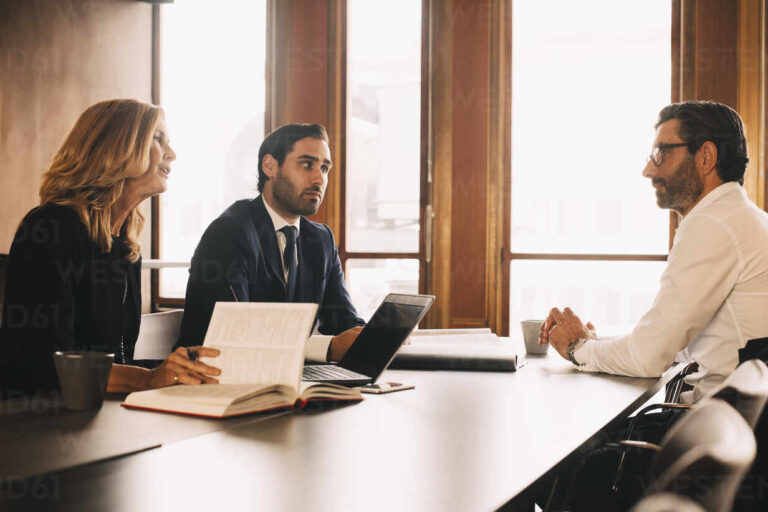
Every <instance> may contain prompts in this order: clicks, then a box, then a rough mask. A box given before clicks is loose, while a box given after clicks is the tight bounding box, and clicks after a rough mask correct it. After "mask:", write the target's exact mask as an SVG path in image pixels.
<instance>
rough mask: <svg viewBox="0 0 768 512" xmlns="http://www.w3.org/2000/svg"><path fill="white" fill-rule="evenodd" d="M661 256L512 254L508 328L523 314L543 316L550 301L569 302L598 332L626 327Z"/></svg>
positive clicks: (644, 306) (640, 309)
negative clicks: (556, 258)
mask: <svg viewBox="0 0 768 512" xmlns="http://www.w3.org/2000/svg"><path fill="white" fill-rule="evenodd" d="M665 267H666V262H663V261H658V262H656V261H652V262H646V261H633V262H623V261H568V262H563V261H553V260H513V261H512V264H511V266H510V290H511V297H510V301H509V330H510V332H511V333H512V334H513V336H514V335H515V334H516V333H519V332H520V321H521V320H543V319H544V318H546V316H547V314H549V309H550V308H552V307H555V306H556V307H559V308H561V309H562V308H563V307H566V306H568V307H570V308H571V309H572V310H573V312H574V313H576V314H577V315H578V316H579V318H581V320H582V322H584V323H587V321H591V322H592V323H593V324H595V327H596V328H597V334H598V336H610V335H617V334H623V333H626V332H629V331H630V330H631V328H632V326H634V325H635V324H636V323H637V321H638V320H639V319H640V317H641V316H643V314H644V313H645V312H646V311H648V309H649V308H650V306H651V304H652V303H653V299H654V297H655V296H656V292H657V291H658V289H659V279H660V278H661V273H662V272H663V271H664V268H665Z"/></svg>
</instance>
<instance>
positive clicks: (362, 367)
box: [339, 298, 431, 380]
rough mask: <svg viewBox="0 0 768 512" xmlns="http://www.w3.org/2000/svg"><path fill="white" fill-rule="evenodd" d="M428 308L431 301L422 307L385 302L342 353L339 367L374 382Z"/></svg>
mask: <svg viewBox="0 0 768 512" xmlns="http://www.w3.org/2000/svg"><path fill="white" fill-rule="evenodd" d="M409 302H410V301H409ZM430 305H431V298H430V299H428V300H426V301H424V302H423V303H421V304H403V303H400V302H390V301H389V300H385V301H384V302H383V303H382V304H381V306H379V309H377V310H376V313H374V315H373V317H372V318H371V320H370V322H368V324H367V325H366V326H365V329H363V330H362V331H361V332H360V335H359V336H358V337H357V339H356V340H355V342H354V343H353V344H352V346H351V347H349V350H347V353H346V354H344V357H343V358H342V359H341V361H340V362H339V366H342V367H344V368H347V369H348V370H352V371H355V372H357V373H362V374H363V375H367V376H369V377H373V379H374V380H375V379H376V378H377V377H378V376H379V374H381V372H383V371H384V369H385V368H386V367H387V365H388V364H389V362H390V361H391V360H392V358H393V357H394V356H395V353H396V352H397V350H398V349H399V348H400V345H402V344H403V342H404V341H405V338H407V337H408V335H409V334H410V333H411V331H412V330H413V328H414V327H416V324H417V323H418V322H419V320H421V317H422V316H424V313H426V311H427V309H429V306H430Z"/></svg>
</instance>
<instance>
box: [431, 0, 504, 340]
mask: <svg viewBox="0 0 768 512" xmlns="http://www.w3.org/2000/svg"><path fill="white" fill-rule="evenodd" d="M508 5H509V3H508V2H507V1H506V0H483V1H476V0H475V1H471V0H452V1H447V2H443V1H437V0H432V1H431V2H430V22H429V30H430V34H429V44H430V49H429V52H430V66H429V77H428V79H429V82H430V85H431V91H430V97H429V100H428V101H429V109H430V115H429V122H430V130H429V133H430V141H429V143H430V145H431V147H430V151H429V153H430V155H431V158H432V166H431V171H432V176H433V180H432V190H431V201H432V207H433V209H434V213H435V218H434V229H433V233H432V247H433V258H432V260H431V261H430V262H429V263H428V265H427V273H428V277H427V285H428V286H427V292H428V293H434V294H435V295H437V296H438V301H437V302H436V303H435V307H434V308H433V314H432V316H431V317H430V321H429V326H430V327H486V326H490V327H492V328H494V329H495V330H496V331H499V329H500V328H503V315H502V314H500V313H501V311H502V310H503V308H504V306H503V304H502V301H499V297H500V295H499V293H500V292H499V290H498V287H497V284H498V283H499V282H500V275H501V269H502V267H501V265H500V262H499V259H498V255H499V253H500V252H501V251H500V249H501V248H502V247H503V244H504V236H503V233H504V229H505V228H504V223H503V219H504V195H503V176H504V169H505V167H504V165H505V164H504V155H505V151H508V150H509V141H507V140H506V139H504V137H505V133H506V134H508V133H509V132H508V130H506V131H504V122H505V119H507V120H508V114H507V115H505V112H507V110H508V103H505V101H508V99H509V91H508V90H507V89H508V79H509V75H508V71H509V66H508V64H507V63H506V60H505V59H508V58H509V48H508V47H506V46H504V45H505V44H508V39H505V38H508V36H509V24H508V19H507V17H508V14H509V9H508ZM504 20H507V21H504ZM505 41H506V42H505ZM497 61H498V62H497ZM501 61H504V62H503V63H502V62H501ZM505 80H506V81H505ZM505 84H506V85H505ZM503 302H504V303H505V302H506V301H503ZM499 332H500V331H499Z"/></svg>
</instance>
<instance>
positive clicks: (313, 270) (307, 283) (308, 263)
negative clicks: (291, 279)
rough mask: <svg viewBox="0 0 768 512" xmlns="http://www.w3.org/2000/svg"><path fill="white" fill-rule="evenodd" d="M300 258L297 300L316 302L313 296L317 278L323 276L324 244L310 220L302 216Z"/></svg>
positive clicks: (298, 246) (299, 245)
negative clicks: (311, 226)
mask: <svg viewBox="0 0 768 512" xmlns="http://www.w3.org/2000/svg"><path fill="white" fill-rule="evenodd" d="M297 249H298V258H299V275H298V282H297V283H296V300H297V302H314V301H315V300H317V299H318V298H317V297H313V296H312V293H313V291H314V288H315V287H314V284H315V279H320V278H322V275H323V268H322V265H323V257H322V252H323V246H322V242H321V240H320V237H318V236H317V235H316V234H315V233H314V232H313V230H312V229H311V228H310V226H309V222H308V221H307V220H306V219H305V218H304V217H302V218H301V231H299V239H298V244H297Z"/></svg>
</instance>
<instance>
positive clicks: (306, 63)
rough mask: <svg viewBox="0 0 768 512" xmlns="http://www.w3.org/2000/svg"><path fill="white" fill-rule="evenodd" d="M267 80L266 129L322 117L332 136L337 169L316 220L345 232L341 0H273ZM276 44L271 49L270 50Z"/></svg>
mask: <svg viewBox="0 0 768 512" xmlns="http://www.w3.org/2000/svg"><path fill="white" fill-rule="evenodd" d="M269 10H270V22H271V24H272V26H271V27H270V34H271V36H270V40H269V42H268V48H269V50H268V53H270V55H269V57H268V58H269V61H268V63H267V68H268V69H267V80H268V83H269V85H270V87H269V88H268V91H267V94H268V98H267V105H268V111H269V115H268V119H267V127H266V128H267V131H271V130H273V129H275V128H277V127H279V126H282V125H284V124H288V123H320V124H322V125H324V126H325V127H326V129H327V130H328V135H329V137H330V139H331V144H330V147H331V157H332V159H333V162H334V169H333V171H332V172H331V174H330V176H329V183H328V189H327V191H326V196H325V199H324V200H323V204H322V206H321V207H320V210H319V211H318V212H317V214H316V215H314V216H313V217H311V218H312V220H315V221H317V222H323V223H326V224H328V225H329V226H330V227H331V229H333V231H334V233H336V234H337V236H338V235H339V234H340V233H341V219H340V216H339V211H340V204H341V203H340V200H341V198H340V197H339V196H340V193H339V192H340V186H341V180H342V177H343V172H342V171H341V170H342V169H343V161H344V131H343V123H341V119H340V117H339V114H340V113H341V112H343V108H341V107H342V106H341V105H339V103H340V101H341V98H343V76H342V73H343V67H342V64H343V58H342V55H343V54H342V50H343V45H342V42H343V37H344V33H343V29H344V19H343V18H344V9H343V2H342V1H341V0H272V1H271V2H270V4H269ZM270 50H271V51H270Z"/></svg>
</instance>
